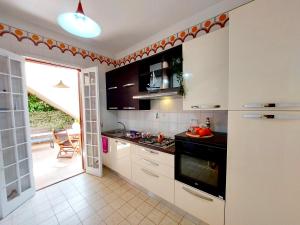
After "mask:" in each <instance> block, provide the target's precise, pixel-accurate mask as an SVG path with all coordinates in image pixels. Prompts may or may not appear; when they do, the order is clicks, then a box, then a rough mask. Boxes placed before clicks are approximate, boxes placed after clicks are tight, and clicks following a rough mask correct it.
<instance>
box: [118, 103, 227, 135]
mask: <svg viewBox="0 0 300 225" xmlns="http://www.w3.org/2000/svg"><path fill="white" fill-rule="evenodd" d="M157 116H158V118H157ZM207 117H209V118H210V121H211V125H212V129H213V130H214V131H218V132H227V111H198V112H195V111H183V110H182V99H168V98H166V99H162V100H152V101H151V110H148V111H125V110H124V111H118V117H117V119H118V121H121V122H123V123H125V125H126V128H127V129H130V130H137V131H148V132H151V133H153V134H156V133H158V132H163V133H164V134H165V135H167V136H170V137H173V136H174V135H175V134H178V133H181V132H184V131H186V130H187V129H188V128H189V126H190V122H191V120H192V119H197V120H198V121H199V123H203V124H204V123H205V120H206V118H207Z"/></svg>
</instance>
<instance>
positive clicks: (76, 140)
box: [66, 130, 80, 153]
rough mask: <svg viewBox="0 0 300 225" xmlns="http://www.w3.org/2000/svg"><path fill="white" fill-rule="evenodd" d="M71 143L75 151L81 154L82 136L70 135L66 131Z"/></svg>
mask: <svg viewBox="0 0 300 225" xmlns="http://www.w3.org/2000/svg"><path fill="white" fill-rule="evenodd" d="M66 132H67V135H68V139H69V142H70V143H71V145H72V146H73V149H74V150H75V151H76V152H77V153H80V136H78V135H75V136H74V135H70V134H69V132H68V130H66Z"/></svg>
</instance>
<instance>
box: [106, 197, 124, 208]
mask: <svg viewBox="0 0 300 225" xmlns="http://www.w3.org/2000/svg"><path fill="white" fill-rule="evenodd" d="M124 204H125V201H124V200H122V199H120V198H117V199H115V200H113V201H112V202H111V203H110V206H111V207H112V208H113V209H115V210H116V209H119V208H121V207H122V205H124Z"/></svg>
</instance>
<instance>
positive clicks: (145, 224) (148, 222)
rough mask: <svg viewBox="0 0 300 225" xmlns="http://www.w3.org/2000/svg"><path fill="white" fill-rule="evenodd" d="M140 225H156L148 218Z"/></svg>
mask: <svg viewBox="0 0 300 225" xmlns="http://www.w3.org/2000/svg"><path fill="white" fill-rule="evenodd" d="M140 225H155V223H153V222H152V221H151V220H149V219H148V218H145V219H143V220H142V222H141V223H140Z"/></svg>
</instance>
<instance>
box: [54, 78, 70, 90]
mask: <svg viewBox="0 0 300 225" xmlns="http://www.w3.org/2000/svg"><path fill="white" fill-rule="evenodd" d="M54 87H55V88H69V86H67V85H65V84H64V82H63V81H62V80H60V81H59V82H58V83H57V84H56V85H54Z"/></svg>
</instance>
